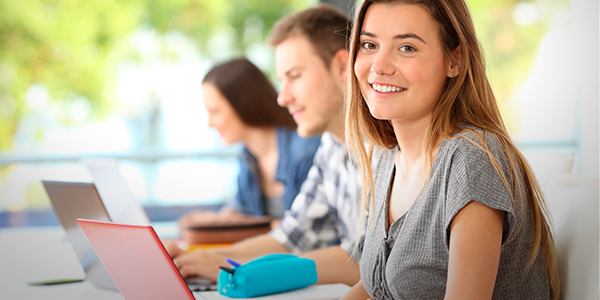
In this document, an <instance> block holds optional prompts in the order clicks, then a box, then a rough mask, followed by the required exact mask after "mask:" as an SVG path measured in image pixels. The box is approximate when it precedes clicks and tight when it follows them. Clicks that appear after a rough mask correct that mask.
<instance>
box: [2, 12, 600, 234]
mask: <svg viewBox="0 0 600 300" xmlns="http://www.w3.org/2000/svg"><path fill="white" fill-rule="evenodd" d="M322 2H329V3H332V4H334V5H336V6H338V7H340V8H341V9H343V10H345V11H346V12H347V13H348V14H349V15H353V13H354V7H355V5H357V3H360V1H358V2H355V1H354V0H330V1H322ZM467 2H468V4H469V6H470V8H471V12H472V15H473V18H474V21H475V26H476V29H477V32H478V35H479V37H480V40H481V41H482V44H483V47H484V49H485V54H486V59H487V66H488V75H489V78H490V80H491V82H492V85H493V88H494V91H495V93H496V97H497V99H498V100H499V103H500V106H501V109H502V112H503V116H504V118H505V121H506V123H507V126H508V127H509V129H510V132H511V134H513V137H514V139H515V141H516V142H517V144H518V145H519V146H520V147H521V149H522V150H523V151H524V152H526V153H534V154H549V155H562V154H573V155H574V156H573V157H574V164H573V172H574V173H582V174H585V175H587V176H593V177H597V176H598V166H599V162H598V158H599V154H598V137H599V133H598V129H599V123H598V111H599V108H598V102H599V96H598V95H599V90H598V84H599V77H598V68H599V48H598V38H599V28H598V15H599V7H598V1H597V0H531V1H524V0H523V1H521V0H467ZM318 3H319V1H317V0H220V1H212V0H128V1H118V0H87V1H83V0H26V1H11V0H0V227H19V226H39V225H58V221H57V220H56V218H55V217H54V214H53V213H52V210H51V205H50V202H49V200H48V196H47V195H46V192H45V190H44V188H43V186H42V184H41V181H40V180H42V179H48V180H69V181H91V177H90V175H89V174H88V173H87V171H86V169H84V168H83V166H82V165H81V164H80V162H79V160H80V159H82V158H112V159H117V160H118V162H119V168H120V171H121V173H122V175H123V177H124V179H125V181H126V182H127V184H128V186H129V188H130V189H131V191H132V193H133V195H134V196H135V197H136V198H137V199H138V200H139V201H140V203H141V204H142V205H143V206H144V207H145V208H146V210H147V211H148V214H149V216H150V218H151V220H153V221H170V220H175V219H176V218H178V217H179V216H180V215H181V214H182V213H184V212H185V211H187V210H189V209H192V208H196V207H198V206H212V207H218V206H219V205H221V204H222V203H223V202H224V201H228V200H229V199H230V198H231V197H232V196H233V195H234V194H235V189H236V186H237V184H236V181H235V180H236V176H237V168H238V166H237V160H236V155H237V153H238V151H239V146H231V147H224V146H223V145H222V144H221V143H220V140H219V136H218V134H217V133H216V132H215V131H213V130H211V129H209V128H208V127H207V117H206V112H205V111H204V107H203V104H202V97H201V90H200V84H201V80H202V78H203V77H204V74H205V73H206V72H207V71H208V69H209V68H210V67H211V66H212V65H213V64H215V63H218V62H221V61H224V60H227V59H230V58H232V57H236V56H242V55H243V56H246V57H248V58H249V59H250V60H251V61H252V62H253V63H255V64H256V65H257V66H259V68H261V69H262V70H263V71H265V72H266V73H267V74H268V75H269V77H270V78H271V80H272V82H273V83H274V84H275V85H276V86H278V81H277V79H276V78H275V76H274V69H275V67H274V59H273V50H272V49H270V48H269V47H268V46H266V44H265V41H266V38H267V37H268V35H269V33H270V30H271V27H272V25H273V23H274V22H275V21H277V20H278V19H280V18H281V17H283V16H285V15H287V14H289V13H291V12H294V11H298V10H301V9H304V8H307V7H310V6H313V5H316V4H318Z"/></svg>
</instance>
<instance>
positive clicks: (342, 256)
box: [301, 246, 360, 286]
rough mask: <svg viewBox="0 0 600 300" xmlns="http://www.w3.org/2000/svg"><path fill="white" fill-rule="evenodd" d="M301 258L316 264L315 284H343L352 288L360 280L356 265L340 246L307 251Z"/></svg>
mask: <svg viewBox="0 0 600 300" xmlns="http://www.w3.org/2000/svg"><path fill="white" fill-rule="evenodd" d="M301 256H302V257H307V258H310V259H313V260H314V261H315V263H316V264H317V274H318V278H319V281H318V282H317V284H326V283H344V284H347V285H349V286H353V285H355V284H356V283H357V282H358V281H359V280H360V270H359V268H358V264H357V263H356V261H354V260H353V259H352V258H350V255H349V254H348V253H347V252H346V251H344V250H343V249H342V248H341V247H340V246H331V247H327V248H323V249H317V250H313V251H309V252H306V253H304V254H302V255H301Z"/></svg>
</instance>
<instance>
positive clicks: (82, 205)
mask: <svg viewBox="0 0 600 300" xmlns="http://www.w3.org/2000/svg"><path fill="white" fill-rule="evenodd" d="M42 183H43V185H44V188H45V189H46V192H47V193H48V197H49V198H50V202H51V203H52V207H53V208H54V212H55V214H56V216H57V217H58V219H59V221H60V223H61V225H62V226H63V228H64V230H65V232H66V233H67V238H68V239H69V242H70V243H71V246H72V247H73V249H74V250H75V253H76V255H77V258H78V259H79V262H80V263H81V267H82V268H83V270H84V272H85V274H86V278H87V279H88V280H89V281H90V282H91V283H92V284H94V285H95V286H98V287H101V288H107V289H114V290H117V285H115V284H114V282H113V280H112V279H111V276H110V275H109V272H107V271H106V269H105V268H104V265H103V264H102V263H101V261H100V259H98V256H97V255H96V252H95V251H94V248H93V247H92V245H91V244H90V243H89V241H88V239H87V238H86V236H85V234H84V233H83V232H82V231H81V228H80V227H79V225H78V224H77V219H78V218H85V219H90V220H98V221H105V222H111V220H113V218H111V217H110V216H109V214H108V212H107V209H106V208H105V206H104V204H103V199H101V198H100V195H99V193H98V192H97V190H96V187H95V185H94V184H93V183H85V182H67V181H46V180H44V181H42ZM140 252H144V249H143V248H142V249H141V250H140ZM186 282H187V284H188V285H189V286H190V288H191V289H193V290H207V289H215V288H216V287H215V286H214V284H213V283H212V282H211V281H210V280H207V279H204V278H190V279H188V280H187V281H186Z"/></svg>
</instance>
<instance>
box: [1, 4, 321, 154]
mask: <svg viewBox="0 0 600 300" xmlns="http://www.w3.org/2000/svg"><path fill="white" fill-rule="evenodd" d="M312 2H313V1H308V0H219V1H213V0H127V1H118V0H85V1H84V0H24V1H13V0H0V150H6V149H10V147H11V142H12V137H13V135H14V133H15V132H16V130H17V128H18V126H19V121H20V120H21V118H22V117H23V116H25V115H27V114H28V112H29V110H30V107H29V106H28V104H27V102H26V93H27V90H28V89H29V88H30V87H31V86H32V85H40V86H42V87H44V88H45V89H46V90H47V91H48V92H49V94H50V97H51V100H52V101H54V102H59V103H60V104H61V105H64V106H68V105H69V104H70V103H74V102H81V101H84V102H86V103H87V104H89V107H90V108H91V117H93V118H97V117H102V116H106V115H107V114H109V113H110V112H111V109H112V108H113V107H114V105H115V103H114V102H115V95H114V78H115V77H116V70H117V66H118V64H119V63H120V62H122V61H123V60H135V59H136V53H133V52H132V50H131V49H130V47H129V44H128V42H129V40H130V38H131V37H132V35H133V32H134V31H135V29H136V28H139V27H142V26H145V27H148V26H149V27H150V28H152V29H154V30H155V31H156V32H157V33H158V34H159V35H165V34H167V33H168V32H172V31H178V32H181V33H183V34H185V35H187V36H189V37H191V38H192V39H193V40H195V41H197V44H198V46H199V48H200V49H201V51H202V53H203V54H204V55H205V56H207V57H209V58H210V57H211V56H212V55H213V53H214V52H213V51H215V49H216V48H214V47H211V45H210V44H209V42H210V38H211V37H212V35H213V34H214V33H215V32H231V33H232V34H233V37H232V40H233V41H235V44H234V45H233V46H234V47H235V48H236V49H234V50H235V51H236V52H238V53H243V52H244V50H245V49H246V48H247V47H249V46H250V45H251V44H253V43H264V41H265V38H266V36H267V34H268V32H269V31H270V29H271V27H272V25H273V23H274V22H275V21H276V20H278V19H280V18H281V17H282V16H284V15H286V14H288V13H289V12H291V11H296V10H299V9H302V8H305V7H307V6H309V5H310V4H311V3H312ZM165 55H166V56H168V55H169V53H165ZM61 118H62V120H61V121H62V122H63V123H64V124H67V125H69V124H70V125H76V122H77V121H76V120H78V119H80V118H76V117H73V116H69V115H68V113H66V114H64V115H62V116H61ZM42 126H43V125H39V127H40V128H37V129H36V130H34V132H36V134H35V135H36V136H38V137H42V136H43V127H42Z"/></svg>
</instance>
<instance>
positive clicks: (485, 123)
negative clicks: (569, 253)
mask: <svg viewBox="0 0 600 300" xmlns="http://www.w3.org/2000/svg"><path fill="white" fill-rule="evenodd" d="M350 47H351V49H350V63H351V68H350V75H349V87H348V95H347V109H346V114H347V115H346V130H347V131H346V141H347V143H348V145H349V146H350V149H352V152H353V153H354V155H355V156H356V157H357V161H358V162H359V166H360V168H361V176H362V180H363V185H364V188H363V202H362V208H361V211H362V213H361V215H362V216H363V217H361V227H359V228H362V223H363V222H365V221H364V219H365V218H364V216H365V215H366V213H367V211H369V227H368V229H367V230H368V232H367V235H366V236H367V238H366V240H365V244H364V248H363V257H362V259H361V262H360V269H361V278H362V279H361V282H359V283H358V284H357V285H356V286H355V287H354V288H353V289H352V290H351V292H350V293H349V294H348V295H346V297H345V298H344V299H365V298H367V297H372V298H374V299H442V298H443V299H548V298H554V299H557V298H558V296H559V295H560V283H559V280H558V271H557V266H556V257H555V253H554V241H553V236H552V233H551V232H550V229H549V225H548V223H549V222H548V218H549V216H548V215H547V210H546V204H545V201H544V197H543V194H542V193H541V189H540V187H539V185H538V183H537V181H536V179H535V177H534V175H533V172H532V171H531V168H530V167H529V165H528V164H527V161H526V160H525V159H524V157H523V155H522V154H521V153H520V152H519V150H518V149H517V147H516V146H515V144H514V143H513V142H512V141H511V139H510V136H509V134H508V132H507V130H506V128H505V126H504V123H503V121H502V117H501V115H500V112H499V110H498V107H497V104H496V100H495V98H494V94H493V92H492V90H491V88H490V84H489V82H488V80H487V77H486V72H485V64H484V59H483V54H482V51H481V49H480V47H479V42H478V40H477V37H476V34H475V29H474V26H473V23H472V20H471V16H470V13H469V10H468V7H467V5H466V3H465V2H464V1H463V0H405V1H402V0H398V1H392V0H365V1H364V2H363V4H362V6H361V8H360V10H359V12H358V15H357V18H356V22H355V24H354V28H353V32H352V40H351V43H350ZM365 140H366V141H367V142H368V143H369V145H370V146H369V147H368V149H367V148H366V147H365V146H364V141H365ZM374 148H377V149H378V151H374ZM379 150H380V151H379ZM371 160H374V161H377V162H378V163H377V164H376V165H375V166H374V167H372V166H371Z"/></svg>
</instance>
